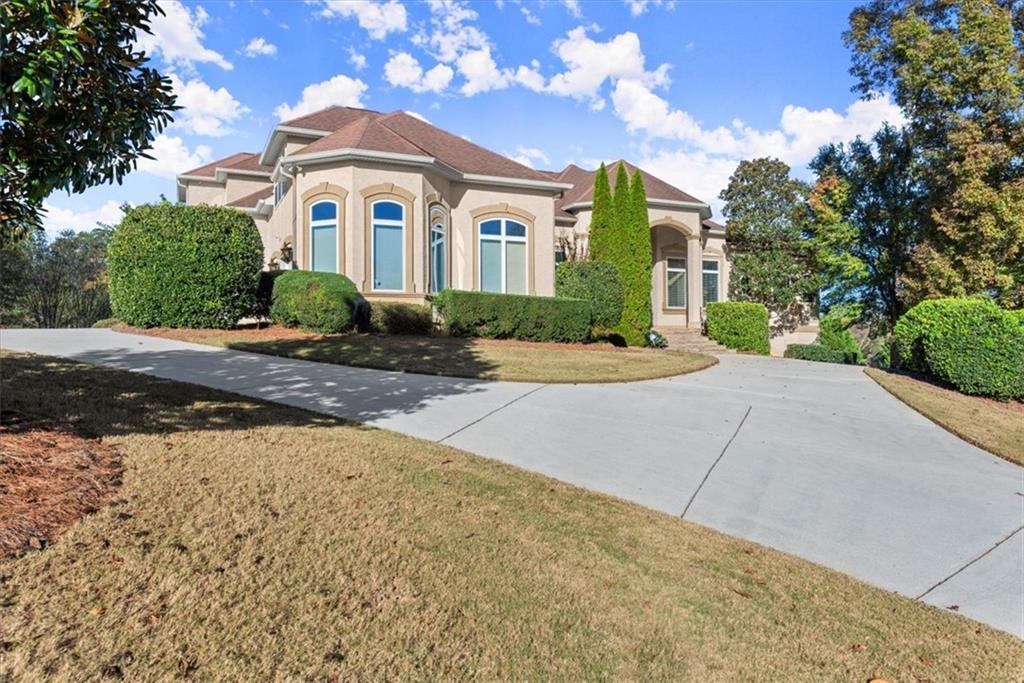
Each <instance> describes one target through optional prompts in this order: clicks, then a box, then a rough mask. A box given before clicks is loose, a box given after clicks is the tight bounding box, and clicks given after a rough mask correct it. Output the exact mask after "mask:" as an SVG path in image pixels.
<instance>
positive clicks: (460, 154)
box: [379, 111, 550, 180]
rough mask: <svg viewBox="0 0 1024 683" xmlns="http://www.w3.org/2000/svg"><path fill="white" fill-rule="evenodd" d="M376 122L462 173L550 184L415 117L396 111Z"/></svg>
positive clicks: (536, 172) (542, 177)
mask: <svg viewBox="0 0 1024 683" xmlns="http://www.w3.org/2000/svg"><path fill="white" fill-rule="evenodd" d="M379 121H380V123H381V124H383V125H385V126H387V127H388V128H390V129H391V130H393V131H394V132H396V133H398V134H399V135H401V136H402V137H403V138H405V139H406V140H409V141H410V142H412V143H413V144H415V145H416V146H417V147H419V148H420V149H422V150H423V151H425V152H426V153H427V154H429V155H430V156H432V157H434V158H435V159H438V160H440V161H442V162H444V163H446V164H448V165H449V166H452V167H453V168H456V169H458V170H459V171H462V172H463V173H475V174H480V175H489V176H498V177H502V178H522V179H527V180H550V178H549V177H547V176H545V175H544V174H543V173H539V172H538V171H535V170H533V169H532V168H530V167H528V166H524V165H522V164H520V163H518V162H516V161H512V160H511V159H509V158H508V157H504V156H502V155H500V154H496V153H495V152H492V151H491V150H489V149H485V148H484V147H481V146H480V145H477V144H474V143H472V142H470V141H469V140H466V139H465V138H460V137H459V136H458V135H452V134H451V133H449V132H447V131H444V130H441V129H440V128H438V127H437V126H434V125H432V124H429V123H427V122H426V121H421V120H420V119H418V118H416V117H415V116H409V115H408V114H406V113H405V112H402V111H397V112H394V113H392V114H388V115H387V116H385V117H382V118H381V119H379Z"/></svg>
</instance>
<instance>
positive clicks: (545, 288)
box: [267, 162, 555, 300]
mask: <svg viewBox="0 0 1024 683" xmlns="http://www.w3.org/2000/svg"><path fill="white" fill-rule="evenodd" d="M382 186H385V187H390V192H392V193H393V194H396V195H399V196H402V195H406V194H407V195H409V196H410V197H411V201H410V203H411V209H412V211H411V218H410V220H409V221H408V223H407V227H409V228H411V240H407V245H408V247H409V248H408V249H407V253H406V259H407V261H406V274H407V277H406V282H405V290H404V291H402V292H386V293H385V292H381V293H377V294H375V293H374V292H373V290H372V287H371V284H372V283H371V282H370V272H369V270H370V268H369V258H368V256H369V254H368V239H367V234H368V230H367V227H368V220H367V219H368V216H367V209H366V201H367V200H366V197H365V196H364V191H365V190H367V189H368V188H377V189H380V188H381V187H382ZM333 188H340V190H342V191H343V194H344V196H343V197H342V198H341V201H340V203H341V205H342V207H343V211H342V220H343V223H344V228H343V231H342V233H343V234H342V240H343V244H342V245H341V248H340V252H341V253H340V254H339V256H340V258H339V263H341V264H342V272H343V273H344V274H345V275H347V276H348V277H350V278H351V279H352V280H353V281H354V282H355V283H356V284H357V285H358V286H359V288H360V290H362V291H363V292H364V293H365V294H366V295H368V296H379V297H380V298H386V299H416V300H419V299H422V298H423V297H424V296H425V295H426V292H427V273H428V266H427V258H428V254H427V220H428V215H427V214H428V210H429V206H427V203H428V202H429V203H430V204H431V205H432V204H434V203H438V204H440V205H442V206H444V207H445V208H446V209H448V211H449V213H450V218H449V221H450V223H449V240H448V259H447V263H448V284H449V286H450V287H455V288H458V289H477V288H478V287H477V286H476V281H475V278H474V272H475V262H474V254H475V251H474V244H475V230H476V226H475V222H474V218H473V212H474V211H475V210H478V209H482V208H485V207H492V208H493V207H495V206H497V205H508V207H509V211H511V212H516V211H519V212H524V213H527V214H529V215H532V216H533V221H532V226H531V227H532V230H531V231H530V235H529V237H528V242H529V245H530V255H531V259H532V265H533V268H532V283H531V291H532V292H534V293H536V294H540V295H547V296H550V295H553V294H554V248H553V244H554V240H555V237H554V202H553V200H552V194H551V193H550V192H544V191H535V190H516V189H506V188H503V187H490V186H477V185H467V184H463V183H457V182H451V181H450V180H448V179H447V178H445V177H443V176H440V175H439V174H436V173H434V172H432V171H426V172H421V171H419V170H416V169H408V170H406V169H402V168H401V167H396V166H386V165H383V164H376V163H372V162H359V163H357V164H352V163H349V164H344V165H340V166H328V165H321V166H307V167H305V168H303V169H301V170H299V171H297V172H296V178H295V182H294V183H293V185H292V187H291V189H290V190H289V192H288V194H287V195H286V196H285V197H284V198H283V199H282V202H281V205H280V206H278V207H275V210H274V215H273V216H272V217H271V218H270V221H269V222H268V228H267V231H268V234H269V235H273V236H280V237H284V236H288V235H291V233H292V216H293V213H292V203H293V202H295V203H296V212H295V225H296V230H295V233H296V239H295V251H296V257H297V260H298V263H299V266H300V267H302V268H306V267H308V266H309V255H308V235H306V234H305V233H306V230H305V223H306V220H305V219H306V215H305V213H306V210H305V208H304V200H303V195H307V196H308V194H309V193H310V192H336V190H335V189H333ZM381 196H383V195H381ZM277 247H278V245H277V244H275V245H273V247H272V248H270V249H268V253H269V251H273V250H274V249H276V248H277Z"/></svg>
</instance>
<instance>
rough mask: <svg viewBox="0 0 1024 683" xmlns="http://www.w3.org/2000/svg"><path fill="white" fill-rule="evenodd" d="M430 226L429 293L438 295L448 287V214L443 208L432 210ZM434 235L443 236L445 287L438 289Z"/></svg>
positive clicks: (433, 207) (428, 236)
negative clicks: (435, 271)
mask: <svg viewBox="0 0 1024 683" xmlns="http://www.w3.org/2000/svg"><path fill="white" fill-rule="evenodd" d="M429 219H430V222H429V225H428V226H427V293H428V294H437V293H439V292H440V291H441V289H444V288H445V287H448V286H449V284H448V212H447V211H446V210H445V208H444V207H443V206H439V205H435V206H432V207H431V208H430V215H429ZM434 233H440V234H441V239H440V243H441V252H442V255H443V258H444V268H443V271H444V272H443V273H442V275H443V277H444V280H445V283H444V284H445V287H442V288H441V289H438V288H437V283H436V282H435V281H434V244H435V240H434Z"/></svg>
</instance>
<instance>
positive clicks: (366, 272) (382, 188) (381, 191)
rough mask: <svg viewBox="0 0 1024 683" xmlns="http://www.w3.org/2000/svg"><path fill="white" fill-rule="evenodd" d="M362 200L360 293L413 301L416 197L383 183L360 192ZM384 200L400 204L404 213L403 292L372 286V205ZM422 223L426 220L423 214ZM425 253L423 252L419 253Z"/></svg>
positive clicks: (395, 186)
mask: <svg viewBox="0 0 1024 683" xmlns="http://www.w3.org/2000/svg"><path fill="white" fill-rule="evenodd" d="M359 194H361V195H362V197H363V275H362V287H361V288H360V290H359V291H361V292H363V293H365V294H366V295H367V296H372V295H375V294H379V295H381V296H389V297H397V296H400V295H404V296H406V297H411V296H412V295H413V294H414V293H415V292H416V289H417V287H416V282H415V280H414V279H413V273H412V263H413V229H412V226H413V225H414V222H413V221H414V219H415V215H414V212H413V202H414V200H415V199H416V196H415V195H414V194H413V193H412V192H410V191H409V190H406V189H405V188H404V187H399V186H397V185H395V184H394V183H380V184H377V185H371V186H370V187H364V188H363V189H362V190H360V191H359ZM381 200H388V201H393V202H396V203H398V204H401V205H402V206H403V207H404V209H405V214H404V225H403V226H402V230H403V236H404V240H403V242H402V244H403V254H402V257H403V258H402V283H403V289H401V290H389V289H374V288H373V287H372V285H373V272H372V269H373V204H374V202H378V201H381ZM420 220H423V218H422V214H421V215H420ZM420 253H422V252H420Z"/></svg>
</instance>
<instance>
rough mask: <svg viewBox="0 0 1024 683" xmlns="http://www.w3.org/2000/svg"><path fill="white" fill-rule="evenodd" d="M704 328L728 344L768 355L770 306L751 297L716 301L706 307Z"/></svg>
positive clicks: (769, 346)
mask: <svg viewBox="0 0 1024 683" xmlns="http://www.w3.org/2000/svg"><path fill="white" fill-rule="evenodd" d="M705 311H706V314H707V320H706V321H705V331H706V333H707V335H708V337H709V338H711V339H714V340H715V341H716V342H718V343H719V344H722V345H723V346H725V347H726V348H729V349H735V350H737V351H749V352H751V353H760V354H763V355H768V353H770V351H771V343H770V341H769V339H770V331H769V329H768V309H767V308H765V306H764V304H759V303H754V302H750V301H715V302H711V303H709V304H708V305H707V306H706V307H705Z"/></svg>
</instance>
